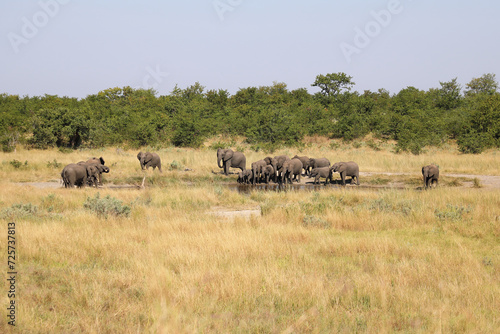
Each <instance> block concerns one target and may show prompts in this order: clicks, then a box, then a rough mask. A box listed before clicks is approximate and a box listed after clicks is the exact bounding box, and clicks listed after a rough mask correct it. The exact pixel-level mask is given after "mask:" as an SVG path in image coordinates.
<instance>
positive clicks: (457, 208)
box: [434, 204, 472, 221]
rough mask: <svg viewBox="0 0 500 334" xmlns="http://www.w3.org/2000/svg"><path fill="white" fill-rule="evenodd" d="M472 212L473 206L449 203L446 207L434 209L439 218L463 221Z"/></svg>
mask: <svg viewBox="0 0 500 334" xmlns="http://www.w3.org/2000/svg"><path fill="white" fill-rule="evenodd" d="M471 212H472V208H471V207H470V206H461V205H451V204H447V205H446V208H445V209H442V210H440V209H436V210H434V216H436V218H438V219H439V220H452V221H461V220H463V219H464V218H465V215H467V214H469V213H471Z"/></svg>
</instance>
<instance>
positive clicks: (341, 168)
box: [337, 163, 347, 172]
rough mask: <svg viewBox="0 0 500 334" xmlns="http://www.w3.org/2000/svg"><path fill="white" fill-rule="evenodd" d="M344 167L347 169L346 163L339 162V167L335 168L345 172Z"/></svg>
mask: <svg viewBox="0 0 500 334" xmlns="http://www.w3.org/2000/svg"><path fill="white" fill-rule="evenodd" d="M346 169H347V164H345V163H341V164H340V165H339V167H338V169H337V170H338V171H339V172H345V170H346Z"/></svg>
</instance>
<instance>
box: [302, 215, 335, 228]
mask: <svg viewBox="0 0 500 334" xmlns="http://www.w3.org/2000/svg"><path fill="white" fill-rule="evenodd" d="M302 226H304V227H316V228H324V229H329V228H331V227H332V224H331V223H330V222H328V221H326V220H324V219H322V218H319V217H315V216H305V217H304V219H302Z"/></svg>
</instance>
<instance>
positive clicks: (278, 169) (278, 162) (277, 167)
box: [271, 155, 290, 180]
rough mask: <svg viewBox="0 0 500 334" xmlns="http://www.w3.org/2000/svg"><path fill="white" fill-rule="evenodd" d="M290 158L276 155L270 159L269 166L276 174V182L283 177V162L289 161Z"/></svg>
mask: <svg viewBox="0 0 500 334" xmlns="http://www.w3.org/2000/svg"><path fill="white" fill-rule="evenodd" d="M289 160H290V158H289V157H288V156H286V155H277V156H275V157H274V158H272V159H271V165H272V166H273V168H274V172H275V173H276V177H277V179H278V180H282V177H283V164H284V163H285V161H289Z"/></svg>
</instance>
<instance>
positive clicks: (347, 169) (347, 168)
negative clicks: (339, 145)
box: [331, 161, 359, 186]
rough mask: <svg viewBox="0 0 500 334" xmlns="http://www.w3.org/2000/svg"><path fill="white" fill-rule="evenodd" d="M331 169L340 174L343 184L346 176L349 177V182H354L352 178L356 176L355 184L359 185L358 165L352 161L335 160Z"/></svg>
mask: <svg viewBox="0 0 500 334" xmlns="http://www.w3.org/2000/svg"><path fill="white" fill-rule="evenodd" d="M331 170H332V171H333V172H337V173H339V174H340V179H341V180H342V185H343V186H345V178H346V176H350V177H351V184H352V183H353V182H354V178H356V185H358V186H359V166H358V164H357V163H355V162H354V161H349V162H336V163H334V164H333V166H332V167H331Z"/></svg>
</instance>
